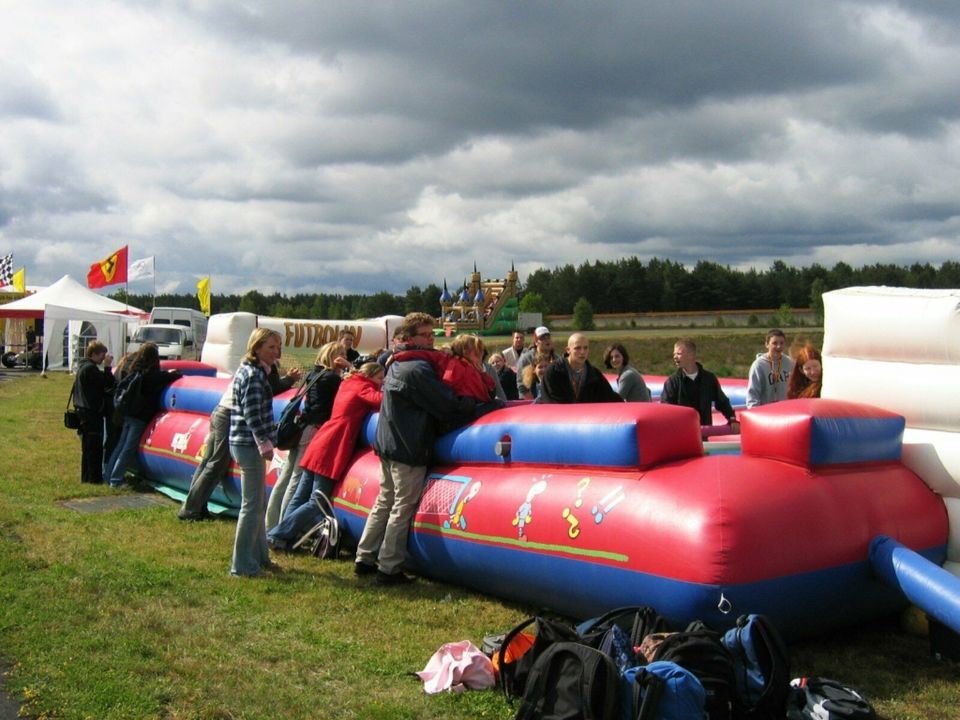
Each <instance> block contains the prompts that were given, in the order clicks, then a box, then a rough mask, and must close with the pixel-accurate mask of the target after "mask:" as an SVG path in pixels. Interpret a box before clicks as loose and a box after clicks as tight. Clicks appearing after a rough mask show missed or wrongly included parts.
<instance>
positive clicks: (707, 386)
mask: <svg viewBox="0 0 960 720" xmlns="http://www.w3.org/2000/svg"><path fill="white" fill-rule="evenodd" d="M673 362H674V364H675V365H676V366H677V371H676V372H675V373H674V374H673V375H671V376H670V377H669V378H667V381H666V382H665V383H664V384H663V392H661V393H660V402H662V403H667V404H669V405H684V406H686V407H690V408H693V409H694V410H696V411H697V412H698V413H700V424H701V425H713V406H714V405H716V407H717V411H718V412H720V413H722V414H723V416H724V417H725V418H727V422H728V423H730V430H731V432H734V433H737V432H740V423H738V422H737V416H736V414H735V413H734V412H733V407H732V406H731V405H730V401H729V400H728V399H727V396H726V395H725V394H724V392H723V389H722V388H721V387H720V381H719V380H717V376H716V375H714V374H713V373H712V372H710V371H709V370H704V369H703V365H701V364H700V363H698V362H697V346H696V345H695V344H694V342H693V340H689V339H682V340H677V342H676V344H675V345H674V346H673Z"/></svg>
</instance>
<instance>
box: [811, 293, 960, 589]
mask: <svg viewBox="0 0 960 720" xmlns="http://www.w3.org/2000/svg"><path fill="white" fill-rule="evenodd" d="M823 305H824V314H825V330H826V333H825V336H824V340H823V369H824V372H823V397H825V398H837V399H842V400H856V401H860V402H865V403H870V404H872V405H877V406H879V407H883V408H886V409H887V410H892V411H893V412H896V413H899V414H901V415H903V416H904V417H905V418H906V421H907V428H906V430H905V432H904V435H903V461H904V463H905V464H906V465H907V466H908V467H909V468H910V469H912V470H913V471H914V472H915V473H917V475H919V476H920V477H921V478H923V480H924V482H926V483H927V485H929V486H930V488H931V489H932V490H933V491H934V492H936V493H938V494H939V495H940V496H941V497H943V501H944V504H945V505H946V507H947V515H948V517H949V521H950V537H949V541H948V546H947V562H946V563H945V564H944V567H945V568H946V569H947V570H949V571H950V572H951V573H953V574H954V575H957V576H960V290H910V289H906V288H889V287H855V288H846V289H844V290H835V291H833V292H828V293H825V294H824V296H823ZM880 491H882V490H880Z"/></svg>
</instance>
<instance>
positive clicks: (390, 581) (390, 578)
mask: <svg viewBox="0 0 960 720" xmlns="http://www.w3.org/2000/svg"><path fill="white" fill-rule="evenodd" d="M416 581H417V579H416V578H413V577H410V576H409V575H404V574H403V573H402V572H397V573H393V574H392V575H388V574H387V573H385V572H380V571H379V570H377V577H376V583H377V585H386V586H391V585H409V584H410V583H412V582H416Z"/></svg>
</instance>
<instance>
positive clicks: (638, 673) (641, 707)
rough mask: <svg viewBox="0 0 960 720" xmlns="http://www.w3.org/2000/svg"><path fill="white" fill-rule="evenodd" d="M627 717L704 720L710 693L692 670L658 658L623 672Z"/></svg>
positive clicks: (624, 702)
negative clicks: (708, 693)
mask: <svg viewBox="0 0 960 720" xmlns="http://www.w3.org/2000/svg"><path fill="white" fill-rule="evenodd" d="M623 686H624V687H623V694H622V697H623V715H622V717H623V720H702V719H703V718H706V716H707V711H706V702H707V693H706V691H705V690H704V689H703V684H702V683H701V682H700V681H699V680H698V679H697V676H696V675H694V674H693V673H692V672H690V671H689V670H686V669H684V668H682V667H680V666H679V665H677V664H676V663H673V662H668V661H663V660H658V661H656V662H652V663H650V664H649V665H641V666H639V667H633V668H629V669H628V670H627V671H626V672H624V673H623Z"/></svg>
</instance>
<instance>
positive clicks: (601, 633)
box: [577, 605, 669, 653]
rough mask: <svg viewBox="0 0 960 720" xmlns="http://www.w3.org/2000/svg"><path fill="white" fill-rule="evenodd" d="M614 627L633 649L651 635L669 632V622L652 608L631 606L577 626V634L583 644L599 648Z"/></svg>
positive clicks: (611, 611)
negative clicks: (618, 629) (622, 632)
mask: <svg viewBox="0 0 960 720" xmlns="http://www.w3.org/2000/svg"><path fill="white" fill-rule="evenodd" d="M614 626H617V627H619V628H620V629H621V630H623V631H624V633H625V634H626V637H627V640H628V642H629V645H630V647H631V648H634V651H633V652H634V653H636V650H635V648H639V647H640V644H641V643H642V642H643V639H644V638H645V637H646V636H647V635H650V634H651V633H658V632H663V631H665V630H668V629H669V627H668V625H667V621H666V620H665V619H664V618H663V616H661V615H660V613H658V612H657V611H656V610H654V609H653V608H652V607H649V606H646V605H643V606H639V605H630V606H627V607H620V608H616V609H614V610H610V611H609V612H606V613H604V614H603V615H601V616H599V617H595V618H591V619H590V620H585V621H583V622H582V623H580V624H579V625H577V634H578V635H580V637H581V638H583V642H585V643H586V644H587V645H590V646H591V647H596V648H599V647H600V645H601V644H602V643H603V642H604V639H605V636H606V634H607V633H609V632H610V630H611V628H613V627H614Z"/></svg>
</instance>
